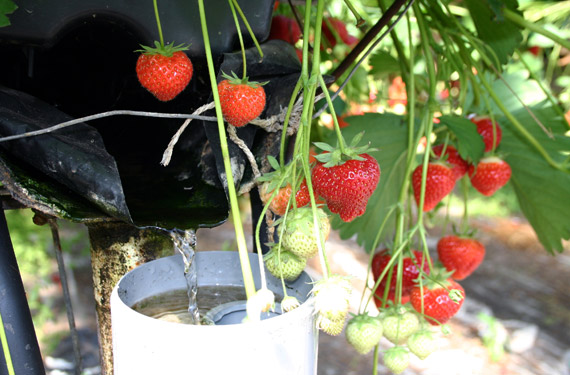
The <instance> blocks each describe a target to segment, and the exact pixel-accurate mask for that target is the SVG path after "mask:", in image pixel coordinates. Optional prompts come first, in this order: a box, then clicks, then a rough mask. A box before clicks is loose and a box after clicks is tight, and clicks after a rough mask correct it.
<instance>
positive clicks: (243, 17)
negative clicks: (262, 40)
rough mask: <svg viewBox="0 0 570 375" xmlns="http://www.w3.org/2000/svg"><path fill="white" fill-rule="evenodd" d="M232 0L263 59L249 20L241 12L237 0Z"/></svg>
mask: <svg viewBox="0 0 570 375" xmlns="http://www.w3.org/2000/svg"><path fill="white" fill-rule="evenodd" d="M232 1H233V3H234V6H235V7H236V10H237V11H238V13H239V15H240V17H241V20H242V21H243V23H244V25H245V27H246V29H247V31H248V32H249V36H250V37H251V39H252V40H253V43H254V44H255V47H256V48H257V52H259V56H260V57H261V59H262V60H263V51H262V50H261V47H260V46H259V42H258V41H257V38H256V37H255V34H254V33H253V30H252V29H251V26H249V22H248V21H247V18H246V17H245V14H243V11H242V10H241V7H240V6H239V4H238V2H237V0H232Z"/></svg>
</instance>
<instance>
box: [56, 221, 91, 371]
mask: <svg viewBox="0 0 570 375" xmlns="http://www.w3.org/2000/svg"><path fill="white" fill-rule="evenodd" d="M48 223H49V226H50V229H51V234H52V237H53V246H54V251H55V258H56V259H57V268H58V270H59V278H60V279H61V287H62V290H63V299H64V301H65V310H66V311H67V321H68V323H69V332H70V334H71V342H72V343H73V356H74V358H75V367H74V370H75V375H81V370H82V369H83V363H82V359H81V349H80V346H79V335H78V334H77V327H76V326H75V316H74V315H73V306H72V304H71V295H70V293H69V284H68V283H67V273H66V271H65V263H64V261H63V253H62V251H61V241H60V239H59V230H58V226H57V221H56V219H55V218H49V219H48Z"/></svg>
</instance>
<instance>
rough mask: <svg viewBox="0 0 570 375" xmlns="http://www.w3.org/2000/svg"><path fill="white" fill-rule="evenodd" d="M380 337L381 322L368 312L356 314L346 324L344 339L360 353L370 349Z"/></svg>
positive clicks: (376, 343)
mask: <svg viewBox="0 0 570 375" xmlns="http://www.w3.org/2000/svg"><path fill="white" fill-rule="evenodd" d="M381 338H382V322H381V321H380V319H378V318H377V317H372V316H370V315H368V313H363V314H359V315H356V316H355V317H353V318H352V319H350V320H349V321H348V324H347V325H346V340H347V341H348V342H349V343H350V345H352V347H353V348H354V349H356V351H357V352H359V353H360V354H366V353H368V352H369V351H371V350H372V349H373V348H374V347H375V346H376V345H378V343H379V342H380V339H381Z"/></svg>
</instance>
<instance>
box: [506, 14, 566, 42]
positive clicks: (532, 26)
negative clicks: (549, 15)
mask: <svg viewBox="0 0 570 375" xmlns="http://www.w3.org/2000/svg"><path fill="white" fill-rule="evenodd" d="M503 15H504V16H505V18H506V19H508V20H509V21H511V22H513V23H515V24H517V25H518V26H520V27H522V28H524V29H528V30H530V31H534V32H535V33H537V34H540V35H542V36H545V37H547V38H548V39H550V40H552V41H554V42H556V43H558V44H560V45H561V46H562V47H564V48H566V49H570V41H568V40H566V39H564V38H561V37H559V36H558V35H556V34H554V33H552V32H550V31H548V30H546V29H544V28H542V27H541V26H540V25H538V24H537V23H533V22H529V21H527V20H525V19H524V17H522V16H520V15H519V14H517V13H516V12H513V11H512V10H510V9H507V8H504V9H503Z"/></svg>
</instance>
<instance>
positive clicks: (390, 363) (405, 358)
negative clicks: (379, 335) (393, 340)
mask: <svg viewBox="0 0 570 375" xmlns="http://www.w3.org/2000/svg"><path fill="white" fill-rule="evenodd" d="M409 365H410V352H408V350H407V349H406V348H403V347H401V346H394V347H392V348H390V349H388V350H386V351H385V352H384V366H386V367H388V369H389V370H390V371H392V372H393V373H394V374H401V373H402V372H404V370H405V369H407V368H408V366H409Z"/></svg>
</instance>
